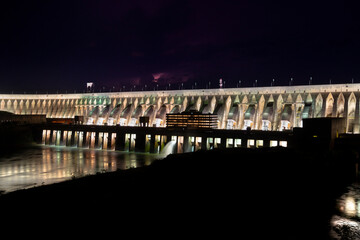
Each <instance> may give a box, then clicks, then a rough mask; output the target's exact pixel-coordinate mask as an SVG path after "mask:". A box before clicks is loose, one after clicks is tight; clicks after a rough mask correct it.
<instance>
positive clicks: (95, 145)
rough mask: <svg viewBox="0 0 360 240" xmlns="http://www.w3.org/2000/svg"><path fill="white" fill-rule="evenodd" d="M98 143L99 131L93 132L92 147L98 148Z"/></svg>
mask: <svg viewBox="0 0 360 240" xmlns="http://www.w3.org/2000/svg"><path fill="white" fill-rule="evenodd" d="M98 145H99V132H95V144H94V148H98V147H100V146H98Z"/></svg>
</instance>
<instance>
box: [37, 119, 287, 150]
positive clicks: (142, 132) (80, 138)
mask: <svg viewBox="0 0 360 240" xmlns="http://www.w3.org/2000/svg"><path fill="white" fill-rule="evenodd" d="M32 129H33V136H34V138H35V139H34V140H35V141H36V142H38V143H42V144H45V145H55V146H72V147H73V146H77V147H81V148H92V149H106V150H119V151H135V152H149V153H161V152H163V151H165V149H166V148H168V151H167V153H184V152H194V151H197V150H210V149H214V148H239V147H245V148H246V147H247V148H262V147H277V146H282V147H294V143H293V140H294V137H293V132H292V131H261V130H249V129H248V130H231V131H229V130H225V129H205V128H199V129H195V128H190V129H187V128H170V129H168V128H157V127H120V126H98V125H76V124H75V125H67V124H40V125H39V124H38V125H34V126H33V127H32Z"/></svg>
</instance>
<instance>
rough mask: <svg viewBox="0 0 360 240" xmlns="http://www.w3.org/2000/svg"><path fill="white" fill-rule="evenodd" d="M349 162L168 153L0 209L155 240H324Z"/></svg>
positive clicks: (27, 194) (306, 156) (9, 201)
mask: <svg viewBox="0 0 360 240" xmlns="http://www.w3.org/2000/svg"><path fill="white" fill-rule="evenodd" d="M355 160H356V158H355V156H353V155H352V153H351V152H337V153H330V152H317V153H313V152H311V153H310V152H298V151H295V150H291V149H282V148H272V149H225V150H212V151H199V152H195V153H185V154H173V155H169V156H168V157H167V158H165V159H163V160H157V161H155V162H153V163H152V164H151V165H150V166H147V167H142V168H136V169H129V170H118V171H116V172H110V173H104V174H97V175H93V176H87V177H83V178H79V179H74V180H69V181H66V182H62V183H58V184H53V185H47V186H42V187H36V188H33V189H28V190H21V191H17V192H13V193H9V194H5V195H3V196H1V197H0V206H1V207H2V208H3V209H2V214H3V216H4V214H6V213H7V212H8V210H10V209H11V211H12V212H13V211H14V210H15V211H16V212H17V213H18V214H20V216H22V215H25V214H31V215H32V214H39V213H42V214H45V215H46V216H47V218H46V219H51V218H52V217H54V216H56V217H59V216H62V217H65V218H68V217H67V215H68V216H71V218H73V219H76V221H77V222H79V223H83V222H84V221H89V220H91V222H93V223H95V222H97V223H98V222H104V221H106V222H108V221H111V222H113V221H115V222H116V224H119V227H120V225H121V226H125V225H122V224H121V223H120V221H122V222H126V224H127V225H126V226H129V225H133V226H136V229H138V230H139V231H145V230H144V229H148V227H149V226H150V229H151V232H152V233H154V232H155V235H156V234H161V233H162V234H163V232H164V231H165V230H166V231H168V232H170V233H171V235H169V238H170V239H172V238H173V236H174V234H175V235H176V236H178V237H180V236H182V237H187V238H188V237H195V236H199V237H202V238H207V237H221V238H222V239H229V238H230V236H231V238H232V237H234V238H235V237H236V238H238V239H327V236H328V232H329V221H330V218H331V216H332V214H333V209H334V204H335V198H336V197H338V196H339V194H340V193H341V192H342V191H343V190H344V188H345V187H346V186H347V185H348V184H349V183H351V182H352V181H353V180H354V173H355V168H354V161H355ZM11 211H10V212H11ZM11 214H13V213H11ZM109 217H112V219H116V220H110V219H111V218H109ZM171 236H172V237H171ZM245 236H247V237H245Z"/></svg>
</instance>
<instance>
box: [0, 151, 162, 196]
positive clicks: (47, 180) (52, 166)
mask: <svg viewBox="0 0 360 240" xmlns="http://www.w3.org/2000/svg"><path fill="white" fill-rule="evenodd" d="M164 156H165V155H162V154H150V153H134V152H125V151H124V152H122V151H105V150H96V149H82V148H75V147H74V148H71V147H55V146H42V145H38V146H35V147H33V148H31V149H26V150H21V151H19V152H17V153H13V154H10V155H6V156H1V157H0V191H1V193H4V192H5V193H6V192H12V191H15V190H19V189H26V188H29V187H34V186H40V185H44V184H51V183H56V182H61V181H65V180H69V179H71V178H77V177H82V176H86V175H90V174H96V173H99V172H100V173H101V172H110V171H116V170H117V169H123V170H124V169H128V168H136V167H142V166H146V165H149V164H151V162H152V161H154V160H156V159H161V158H163V157H164Z"/></svg>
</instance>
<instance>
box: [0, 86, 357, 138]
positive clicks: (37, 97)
mask: <svg viewBox="0 0 360 240" xmlns="http://www.w3.org/2000/svg"><path fill="white" fill-rule="evenodd" d="M359 98H360V84H334V85H306V86H284V87H258V88H221V89H192V90H171V91H138V92H135V91H134V92H108V93H83V94H0V110H1V111H8V112H12V113H15V114H37V115H38V114H45V115H46V117H47V118H74V117H75V116H81V117H83V119H84V124H95V125H121V126H139V125H140V123H139V119H140V117H148V118H149V125H150V126H156V127H165V125H166V114H167V113H180V112H183V111H186V110H187V111H189V110H196V111H199V112H201V113H210V114H216V115H217V119H218V120H217V127H218V128H219V129H246V128H248V127H250V128H251V129H253V130H264V131H267V130H269V131H270V130H271V131H282V130H286V129H292V128H293V127H302V119H304V118H319V117H343V118H345V119H346V131H347V132H355V133H358V132H359V122H360V119H359V115H360V113H359V106H360V105H359V100H360V99H359Z"/></svg>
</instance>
